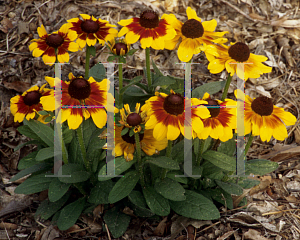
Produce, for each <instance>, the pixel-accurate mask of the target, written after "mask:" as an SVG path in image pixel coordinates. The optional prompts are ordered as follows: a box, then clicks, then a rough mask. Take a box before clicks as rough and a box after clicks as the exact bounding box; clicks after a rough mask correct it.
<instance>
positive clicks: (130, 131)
mask: <svg viewBox="0 0 300 240" xmlns="http://www.w3.org/2000/svg"><path fill="white" fill-rule="evenodd" d="M133 135H134V128H130V130H129V137H132V136H133Z"/></svg>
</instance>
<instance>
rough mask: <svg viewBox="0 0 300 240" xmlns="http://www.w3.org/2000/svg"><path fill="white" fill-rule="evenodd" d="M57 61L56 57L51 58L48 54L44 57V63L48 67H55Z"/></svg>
mask: <svg viewBox="0 0 300 240" xmlns="http://www.w3.org/2000/svg"><path fill="white" fill-rule="evenodd" d="M55 60H56V57H55V56H49V55H46V54H44V55H43V61H44V63H45V64H47V65H50V66H51V65H53V63H55Z"/></svg>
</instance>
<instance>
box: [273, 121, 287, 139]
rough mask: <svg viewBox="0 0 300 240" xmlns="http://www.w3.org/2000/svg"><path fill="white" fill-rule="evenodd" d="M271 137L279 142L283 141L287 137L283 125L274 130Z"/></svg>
mask: <svg viewBox="0 0 300 240" xmlns="http://www.w3.org/2000/svg"><path fill="white" fill-rule="evenodd" d="M273 137H274V138H275V139H277V140H279V141H283V140H284V139H286V138H287V137H288V133H287V130H286V127H285V126H284V125H283V124H280V125H278V126H277V127H276V129H274V132H273Z"/></svg>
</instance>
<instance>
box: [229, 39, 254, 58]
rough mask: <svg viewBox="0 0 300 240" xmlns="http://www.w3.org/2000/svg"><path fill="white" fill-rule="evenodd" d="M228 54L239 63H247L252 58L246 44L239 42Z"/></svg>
mask: <svg viewBox="0 0 300 240" xmlns="http://www.w3.org/2000/svg"><path fill="white" fill-rule="evenodd" d="M228 54H229V56H230V57H231V58H233V59H234V60H236V61H237V62H246V61H247V60H248V59H249V57H250V50H249V47H248V46H247V45H246V44H245V43H241V42H237V43H236V44H234V45H232V46H231V47H230V48H229V49H228Z"/></svg>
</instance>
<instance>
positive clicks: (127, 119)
mask: <svg viewBox="0 0 300 240" xmlns="http://www.w3.org/2000/svg"><path fill="white" fill-rule="evenodd" d="M125 110H126V112H127V114H126V112H125ZM120 114H121V120H120V121H119V123H120V124H122V125H123V126H125V127H127V128H132V127H134V129H133V131H134V132H135V133H137V132H140V131H141V130H142V127H141V125H140V124H145V121H146V117H147V114H146V113H145V111H143V112H141V111H140V103H137V104H136V107H135V112H131V111H130V108H129V105H128V104H125V105H124V108H122V109H121V110H120Z"/></svg>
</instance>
